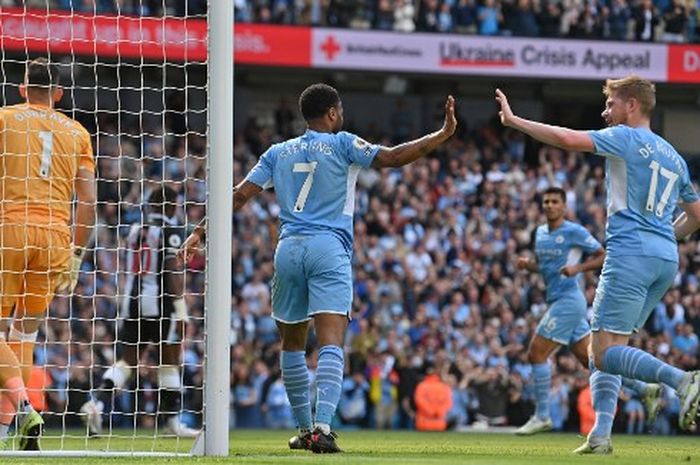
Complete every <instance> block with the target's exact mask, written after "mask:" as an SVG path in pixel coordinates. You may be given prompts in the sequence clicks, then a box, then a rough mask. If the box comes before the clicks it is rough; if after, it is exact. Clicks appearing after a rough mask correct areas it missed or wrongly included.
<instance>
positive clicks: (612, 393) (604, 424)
mask: <svg viewBox="0 0 700 465" xmlns="http://www.w3.org/2000/svg"><path fill="white" fill-rule="evenodd" d="M621 384H622V380H621V379H620V376H618V375H611V374H610V373H605V372H604V371H600V370H593V371H592V372H591V399H592V400H593V410H594V411H595V424H594V425H593V429H592V430H591V432H590V433H589V436H598V437H605V438H607V437H610V434H611V433H612V426H613V420H614V419H615V409H616V408H617V398H618V396H619V394H620V385H621Z"/></svg>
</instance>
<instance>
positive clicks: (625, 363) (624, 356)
mask: <svg viewBox="0 0 700 465" xmlns="http://www.w3.org/2000/svg"><path fill="white" fill-rule="evenodd" d="M603 370H604V371H606V372H608V373H614V374H617V375H622V376H625V377H627V378H634V379H638V380H641V381H646V382H647V383H659V382H661V383H664V384H668V385H669V386H671V387H672V388H673V389H678V385H679V384H680V383H681V381H683V377H684V376H685V372H684V371H683V370H679V369H678V368H675V367H672V366H671V365H669V364H668V363H664V362H662V361H661V360H659V359H657V358H656V357H654V356H653V355H650V354H648V353H646V352H644V351H643V350H640V349H637V348H635V347H629V346H612V347H609V348H608V350H606V351H605V355H603Z"/></svg>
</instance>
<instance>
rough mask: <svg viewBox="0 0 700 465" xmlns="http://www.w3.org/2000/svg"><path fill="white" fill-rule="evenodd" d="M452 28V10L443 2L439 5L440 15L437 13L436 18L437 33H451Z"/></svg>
mask: <svg viewBox="0 0 700 465" xmlns="http://www.w3.org/2000/svg"><path fill="white" fill-rule="evenodd" d="M453 27H454V21H453V19H452V8H451V7H450V4H449V3H447V2H444V3H443V4H442V5H440V13H438V18H437V30H438V32H452V29H453Z"/></svg>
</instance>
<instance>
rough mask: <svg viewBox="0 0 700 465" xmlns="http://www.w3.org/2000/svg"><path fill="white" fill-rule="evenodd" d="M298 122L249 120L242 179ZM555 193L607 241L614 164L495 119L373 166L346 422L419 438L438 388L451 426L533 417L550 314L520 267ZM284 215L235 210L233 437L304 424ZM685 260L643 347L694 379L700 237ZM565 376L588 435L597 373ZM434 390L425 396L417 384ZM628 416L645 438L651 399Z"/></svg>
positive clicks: (557, 382)
mask: <svg viewBox="0 0 700 465" xmlns="http://www.w3.org/2000/svg"><path fill="white" fill-rule="evenodd" d="M397 108H398V106H397ZM285 114H287V117H285V116H284V115H285ZM436 114H437V115H439V114H440V113H439V112H437V113H436ZM397 115H402V112H400V111H397ZM292 116H293V115H291V114H288V113H287V112H285V111H282V110H278V111H277V112H276V115H275V118H274V120H275V121H276V124H275V126H274V127H263V126H260V125H258V124H257V123H256V122H255V121H256V120H254V119H251V120H250V122H249V124H248V125H247V127H245V128H244V130H242V131H240V132H239V133H237V134H236V139H235V154H234V160H235V162H234V163H235V170H234V176H235V178H236V180H237V181H240V180H241V179H242V177H243V176H244V175H245V173H247V172H248V170H249V169H250V168H252V166H253V165H254V164H255V162H256V160H257V158H258V156H259V155H260V154H261V153H262V152H263V151H264V150H265V149H266V148H267V147H268V146H269V145H270V143H273V142H275V141H278V140H280V139H282V138H286V137H288V136H290V135H292V134H290V133H289V129H288V128H289V127H290V126H291V125H290V124H288V123H289V121H288V119H289V118H291V117H292ZM410 121H411V118H410V117H409V116H407V115H403V116H401V117H397V119H396V120H395V121H392V127H393V129H394V132H393V133H391V134H384V133H381V132H376V129H375V126H373V125H369V126H368V127H351V128H350V130H355V131H357V133H358V134H360V135H362V136H363V137H365V138H367V139H368V140H369V141H371V142H375V143H381V144H387V145H389V144H392V143H396V142H399V141H402V140H406V139H407V138H409V137H412V136H417V135H419V134H420V133H422V132H421V131H415V130H414V129H413V128H411V127H410V124H409V122H410ZM436 125H437V121H436ZM351 126H352V125H351ZM691 166H692V163H691ZM553 185H554V186H561V187H563V188H564V189H566V191H567V195H568V196H567V205H568V218H569V219H571V220H572V221H576V222H580V223H582V224H583V225H584V226H585V227H587V228H588V229H589V230H590V231H591V232H592V233H593V234H594V235H595V236H596V237H597V238H598V239H599V240H600V241H601V243H602V242H603V240H604V225H605V216H606V213H605V185H604V165H603V160H602V159H600V158H596V157H592V156H589V155H583V154H579V153H567V152H564V151H561V150H559V149H555V148H551V147H538V146H532V145H530V144H529V143H526V141H525V139H524V138H523V137H522V135H520V134H518V133H515V132H512V131H510V130H508V129H504V128H503V127H502V126H501V125H500V123H499V122H497V120H491V121H490V122H488V123H486V124H483V125H481V126H479V127H474V128H466V126H465V125H464V124H462V125H460V128H459V129H458V134H457V135H456V137H453V138H452V139H451V141H450V142H448V144H447V145H446V146H444V148H443V149H441V150H438V151H437V152H435V153H434V154H433V155H431V156H430V157H428V158H427V159H424V160H421V161H419V162H417V163H415V164H413V165H410V166H407V167H404V168H402V169H388V170H383V171H375V170H371V169H370V170H363V171H362V173H361V174H360V177H359V181H358V188H357V195H356V200H357V202H356V215H355V249H354V259H353V264H354V289H355V299H354V307H353V312H352V321H351V323H350V325H349V328H348V332H347V338H346V343H345V351H346V355H347V363H346V377H345V381H344V385H343V393H342V398H341V402H340V406H339V410H338V415H337V421H338V422H339V424H340V425H343V426H346V427H351V426H361V427H376V428H407V427H419V428H420V427H421V425H420V423H421V422H420V413H421V412H420V410H421V405H422V404H423V403H424V401H425V400H426V399H430V398H431V396H429V395H428V396H426V395H425V392H426V389H427V390H428V391H430V390H436V389H440V387H439V385H441V386H443V387H442V389H444V386H448V387H449V390H450V391H451V393H452V395H451V401H450V402H445V403H444V404H443V405H441V406H440V407H439V408H442V409H444V413H445V425H444V426H445V427H463V426H467V425H471V426H474V427H486V426H487V425H520V424H522V423H523V422H524V421H525V420H526V419H527V418H528V416H529V415H530V414H531V413H532V409H533V388H532V384H531V378H532V373H531V367H530V365H529V364H528V362H527V359H526V356H525V353H526V350H525V349H526V347H527V344H528V342H529V340H530V338H531V337H532V335H533V334H534V333H533V332H534V329H535V327H536V324H537V321H538V320H539V318H540V317H541V316H542V315H543V313H544V312H545V311H546V304H545V301H544V287H543V283H542V280H541V279H540V277H539V276H538V275H536V274H529V273H526V272H523V271H518V270H516V267H515V259H516V257H518V256H521V255H523V254H531V253H532V247H533V242H532V241H533V232H534V230H535V228H536V227H537V225H539V224H541V223H543V222H544V220H545V219H544V216H543V215H542V213H541V209H540V193H541V192H542V191H543V190H544V189H545V188H547V187H548V186H553ZM277 212H278V207H277V205H276V204H275V196H274V193H273V192H265V193H263V194H262V195H261V196H259V197H258V198H256V199H255V200H254V201H252V202H251V203H250V204H249V205H248V206H246V207H245V208H244V209H243V210H242V211H241V212H239V213H238V214H235V215H234V231H235V240H234V242H233V250H234V252H233V253H234V257H233V266H234V268H233V286H234V296H233V308H234V311H233V314H232V335H233V339H232V343H233V349H232V350H233V366H232V370H233V378H232V383H233V384H232V392H233V399H234V400H233V409H232V411H233V413H234V418H235V425H236V426H237V427H260V426H266V427H271V426H278V425H279V426H281V425H286V426H288V427H290V426H293V420H292V417H291V413H290V411H289V407H288V404H287V403H286V401H285V398H284V396H283V395H282V394H283V393H284V390H283V387H282V385H281V382H280V380H279V365H278V357H279V343H278V339H277V336H276V333H275V328H274V324H273V321H272V320H271V317H270V287H269V285H268V283H269V280H270V278H271V276H272V271H273V265H272V263H273V261H272V260H273V252H274V249H273V247H272V246H271V245H272V244H274V243H275V240H276V235H277V231H278V220H277ZM680 256H681V267H680V271H679V273H678V276H677V279H676V281H675V283H674V286H673V289H672V290H670V291H669V293H668V294H667V295H666V297H665V298H664V300H663V301H662V302H661V303H660V304H659V305H658V307H657V308H656V309H655V311H654V313H653V315H652V317H651V318H650V320H649V322H648V324H647V325H646V327H645V329H644V331H642V332H640V333H639V334H637V335H635V336H634V337H633V338H632V344H634V345H635V346H638V347H643V348H644V349H645V350H648V351H649V352H651V353H653V354H654V355H656V356H659V357H661V358H663V359H665V360H668V361H669V362H671V363H673V364H675V365H677V366H680V367H682V368H684V369H694V368H697V366H698V362H697V355H698V337H697V336H696V334H698V333H699V332H700V290H699V288H698V285H699V282H700V281H699V277H700V273H699V271H700V267H699V263H698V258H697V257H698V242H696V241H694V240H692V241H689V242H687V243H684V244H682V245H681V246H680ZM584 283H585V284H584V289H585V295H586V297H587V299H588V302H589V304H590V303H592V300H593V296H594V292H595V286H596V283H597V273H588V274H586V275H585V277H584ZM312 348H313V340H312V342H311V343H310V344H309V354H308V359H309V365H310V366H311V367H314V366H315V356H316V354H315V352H314V351H313V350H312ZM553 365H554V366H555V369H554V376H553V383H552V392H551V396H550V399H551V403H552V405H551V410H552V412H553V413H552V415H553V419H554V425H555V429H557V430H562V429H563V430H574V431H579V430H580V429H584V430H585V428H586V427H587V425H588V427H590V424H592V417H591V416H592V409H591V406H590V391H589V390H588V374H587V371H586V370H584V369H582V368H581V367H580V366H579V365H578V362H577V361H576V359H575V358H574V357H573V356H572V355H571V354H570V353H569V352H568V351H566V350H563V351H561V352H560V353H559V354H558V355H557V357H556V358H555V359H554V360H553ZM423 382H425V383H427V385H426V386H425V387H424V389H420V388H417V386H419V385H420V384H421V383H423ZM667 391H669V392H667V394H668V395H667V398H666V401H665V406H664V409H663V412H662V414H661V415H660V416H659V419H658V420H657V422H656V424H655V425H652V428H653V431H655V432H657V433H663V434H669V433H675V431H676V420H675V418H674V417H675V416H676V415H677V412H678V401H677V400H676V399H675V395H674V394H673V393H671V392H670V390H667ZM434 392H438V391H434ZM433 398H436V397H435V396H433ZM620 407H621V410H619V412H620V414H619V415H618V422H619V425H618V428H619V429H621V430H623V431H624V430H627V431H629V432H641V431H642V430H643V429H644V428H645V426H644V423H645V418H644V411H643V408H642V406H641V403H640V401H639V399H638V398H635V397H634V394H632V393H630V392H627V391H625V392H623V393H622V394H621V404H620Z"/></svg>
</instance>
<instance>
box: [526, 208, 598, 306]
mask: <svg viewBox="0 0 700 465" xmlns="http://www.w3.org/2000/svg"><path fill="white" fill-rule="evenodd" d="M601 248H602V246H601V245H600V243H599V242H598V241H597V240H596V239H595V237H593V236H592V235H591V233H589V232H588V230H587V229H586V228H584V227H583V226H581V225H580V224H576V223H572V222H571V221H564V223H562V225H561V226H559V227H558V228H557V229H555V230H554V231H550V230H549V226H548V225H547V224H543V225H540V226H539V227H538V228H537V232H536V233H535V255H537V265H538V267H539V270H540V274H541V275H542V278H543V279H544V283H545V285H546V286H547V302H553V301H555V300H557V299H560V298H562V297H565V296H567V295H569V294H571V293H580V292H581V288H580V287H579V283H578V278H577V277H576V276H572V277H570V278H567V277H566V276H564V275H563V274H561V273H560V271H559V270H561V269H562V268H563V267H564V266H566V265H575V264H577V263H579V262H580V261H581V257H582V256H583V254H584V253H592V252H595V251H597V250H600V249H601Z"/></svg>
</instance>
